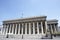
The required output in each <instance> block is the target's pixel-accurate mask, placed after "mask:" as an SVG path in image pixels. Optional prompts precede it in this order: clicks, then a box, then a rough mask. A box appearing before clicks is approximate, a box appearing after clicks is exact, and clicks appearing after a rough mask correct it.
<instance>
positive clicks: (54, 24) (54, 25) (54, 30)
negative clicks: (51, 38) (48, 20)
mask: <svg viewBox="0 0 60 40" xmlns="http://www.w3.org/2000/svg"><path fill="white" fill-rule="evenodd" d="M54 31H55V33H56V27H55V24H54Z"/></svg>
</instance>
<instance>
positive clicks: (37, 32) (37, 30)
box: [37, 22, 39, 34]
mask: <svg viewBox="0 0 60 40" xmlns="http://www.w3.org/2000/svg"><path fill="white" fill-rule="evenodd" d="M37 34H39V24H38V22H37Z"/></svg>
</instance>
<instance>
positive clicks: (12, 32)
mask: <svg viewBox="0 0 60 40" xmlns="http://www.w3.org/2000/svg"><path fill="white" fill-rule="evenodd" d="M12 34H14V24H13V27H12Z"/></svg>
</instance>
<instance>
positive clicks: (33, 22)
mask: <svg viewBox="0 0 60 40" xmlns="http://www.w3.org/2000/svg"><path fill="white" fill-rule="evenodd" d="M46 18H47V16H39V17H31V18H21V19H15V20H6V21H3V31H2V33H3V34H12V35H23V36H24V35H25V36H24V37H25V38H28V37H29V38H30V37H31V38H38V37H39V36H38V37H37V35H44V34H46V33H50V31H51V32H52V33H56V32H57V31H58V20H46Z"/></svg>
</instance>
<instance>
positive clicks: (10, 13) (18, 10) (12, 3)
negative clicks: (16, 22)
mask: <svg viewBox="0 0 60 40" xmlns="http://www.w3.org/2000/svg"><path fill="white" fill-rule="evenodd" d="M22 13H23V17H24V18H25V17H32V16H43V15H46V16H47V19H57V20H59V21H58V23H60V0H0V25H1V24H2V21H3V20H10V19H17V18H21V16H22ZM59 25H60V24H59Z"/></svg>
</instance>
